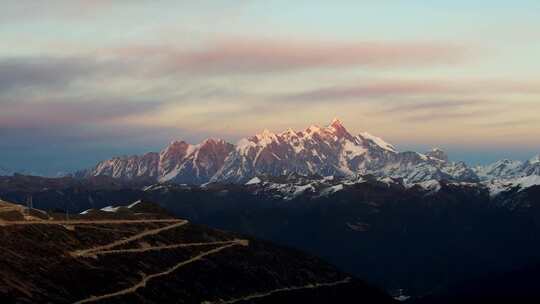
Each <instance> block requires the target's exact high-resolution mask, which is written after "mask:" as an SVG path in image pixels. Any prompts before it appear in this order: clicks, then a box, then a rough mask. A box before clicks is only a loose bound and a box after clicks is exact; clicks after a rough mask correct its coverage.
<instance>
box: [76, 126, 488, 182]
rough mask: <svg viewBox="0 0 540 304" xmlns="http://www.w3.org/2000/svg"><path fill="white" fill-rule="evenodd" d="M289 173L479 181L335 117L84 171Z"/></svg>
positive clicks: (183, 177) (170, 177) (194, 178)
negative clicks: (349, 127)
mask: <svg viewBox="0 0 540 304" xmlns="http://www.w3.org/2000/svg"><path fill="white" fill-rule="evenodd" d="M290 174H297V175H300V176H311V175H319V176H356V175H364V174H371V175H375V176H377V177H381V178H383V177H390V178H396V179H403V180H404V182H406V183H417V182H423V181H428V180H442V179H447V180H454V181H467V182H468V181H476V180H478V177H477V176H476V174H475V173H474V172H473V171H472V170H471V169H470V168H469V167H467V165H465V164H464V163H451V162H448V158H447V156H446V154H445V153H444V152H443V151H442V150H440V149H435V150H433V151H430V152H428V153H427V154H426V155H423V154H420V153H416V152H399V151H397V149H396V148H395V147H394V146H393V145H392V144H390V143H388V142H386V141H385V140H383V139H381V138H380V137H377V136H374V135H371V134H369V133H367V132H364V133H360V134H358V135H356V136H353V135H351V133H350V132H349V131H348V130H347V129H346V128H345V126H344V125H343V123H342V122H341V121H340V120H339V119H334V120H333V121H332V122H331V123H330V124H328V125H327V126H325V127H319V126H317V125H312V126H310V127H308V128H307V129H304V130H303V131H295V130H293V129H291V128H289V129H287V130H285V131H283V132H281V133H274V132H272V131H270V130H268V129H265V130H263V131H262V132H261V133H259V134H256V135H254V136H251V137H246V138H243V139H241V140H239V141H238V142H237V144H236V145H232V144H230V143H227V142H226V141H224V140H221V139H214V138H209V139H207V140H205V141H203V142H202V143H199V144H197V145H191V144H188V143H186V142H185V141H174V142H172V143H171V144H170V145H169V146H168V147H166V148H165V149H163V150H162V151H161V152H160V153H148V154H145V155H143V156H133V157H128V158H113V159H111V160H108V161H103V162H101V163H99V164H98V165H97V166H96V167H95V168H94V169H91V170H88V171H86V173H85V175H86V176H95V175H109V176H113V177H115V178H122V179H131V178H146V179H150V180H155V181H161V182H164V181H171V182H176V183H186V184H204V183H207V182H232V183H246V182H248V181H249V180H251V179H252V178H254V177H256V176H261V175H268V176H287V175H290Z"/></svg>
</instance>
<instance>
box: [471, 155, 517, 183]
mask: <svg viewBox="0 0 540 304" xmlns="http://www.w3.org/2000/svg"><path fill="white" fill-rule="evenodd" d="M523 165H524V163H523V162H522V161H519V160H509V159H503V160H499V161H496V162H494V163H492V164H489V165H487V166H477V167H476V168H474V170H475V172H476V174H477V175H478V177H480V178H481V179H483V180H490V179H505V178H512V177H516V176H518V175H520V174H521V169H522V167H523Z"/></svg>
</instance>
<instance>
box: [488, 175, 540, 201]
mask: <svg viewBox="0 0 540 304" xmlns="http://www.w3.org/2000/svg"><path fill="white" fill-rule="evenodd" d="M485 185H486V186H487V187H488V189H489V193H490V195H491V196H497V195H498V194H500V193H502V192H506V191H509V190H512V189H516V188H518V191H522V190H525V189H527V188H529V187H532V186H537V185H540V176H538V175H530V176H523V177H517V178H513V179H503V180H490V181H488V182H485Z"/></svg>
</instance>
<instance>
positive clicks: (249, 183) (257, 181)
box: [246, 176, 261, 185]
mask: <svg viewBox="0 0 540 304" xmlns="http://www.w3.org/2000/svg"><path fill="white" fill-rule="evenodd" d="M259 183H261V179H260V178H258V177H256V176H255V177H254V178H252V179H250V180H249V181H248V182H247V183H246V185H254V184H259Z"/></svg>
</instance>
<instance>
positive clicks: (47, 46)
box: [0, 0, 540, 174]
mask: <svg viewBox="0 0 540 304" xmlns="http://www.w3.org/2000/svg"><path fill="white" fill-rule="evenodd" d="M539 54H540V1H538V0H530V1H527V0H515V1H502V0H501V1H498V0H491V1H487V0H485V1H484V0H475V1H465V0H453V1H449V0H446V1H442V0H431V1H415V0H407V1H391V0H356V1H315V0H310V1H301V0H299V1H272V0H262V1H256V0H253V1H249V0H246V1H232V0H228V1H224V0H223V1H220V0H212V1H204V0H198V1H165V0H154V1H142V0H141V1H132V0H116V1H112V0H111V1H106V0H92V1H91V0H88V1H74V0H69V1H68V0H50V1H34V0H18V1H3V2H2V3H1V4H0V166H3V167H10V168H14V169H19V170H21V169H24V170H28V171H33V172H38V173H43V174H54V173H55V172H58V171H72V170H75V169H78V168H84V167H88V166H91V165H93V164H94V163H95V162H97V161H98V160H101V159H106V158H109V157H111V156H114V155H118V154H134V153H141V152H147V151H158V150H160V149H161V148H163V147H164V146H165V145H166V144H167V143H168V142H170V141H171V140H174V139H184V140H186V141H189V142H192V143H196V142H198V141H200V140H201V139H203V138H206V137H221V138H224V139H226V140H229V141H231V142H235V141H236V140H238V139H239V138H241V137H244V136H249V135H252V134H255V133H258V132H260V131H261V130H262V129H265V128H267V129H270V130H274V131H276V132H277V131H281V130H284V129H286V128H288V127H292V128H295V129H303V128H305V127H307V126H309V125H311V124H319V125H325V124H327V123H329V122H330V121H331V120H332V119H333V118H334V117H339V118H340V119H341V120H342V121H343V122H344V124H345V126H346V127H347V128H348V129H349V130H350V131H351V132H352V133H359V132H362V131H368V132H370V133H372V134H375V135H377V136H380V137H382V138H384V139H385V140H387V141H389V142H391V143H393V144H394V145H396V146H397V147H398V149H399V150H418V151H424V150H425V149H428V148H430V147H433V146H439V147H442V148H443V149H445V150H447V151H448V152H449V154H450V157H451V158H452V159H461V160H465V161H467V162H469V163H471V164H476V163H485V162H490V161H493V160H495V159H498V158H502V157H508V158H515V159H526V158H529V157H531V156H532V155H533V154H537V153H538V152H540V141H539V138H540V100H539V98H540V59H539V58H540V57H539Z"/></svg>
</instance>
